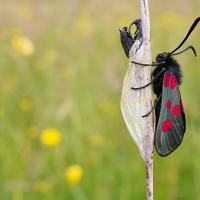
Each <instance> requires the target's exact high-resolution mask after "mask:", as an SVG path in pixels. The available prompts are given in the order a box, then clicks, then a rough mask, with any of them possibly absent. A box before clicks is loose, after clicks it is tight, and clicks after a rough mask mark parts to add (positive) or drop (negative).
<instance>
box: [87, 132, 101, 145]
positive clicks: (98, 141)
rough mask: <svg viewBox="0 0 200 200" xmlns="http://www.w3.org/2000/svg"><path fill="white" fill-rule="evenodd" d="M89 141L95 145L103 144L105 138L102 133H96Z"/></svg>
mask: <svg viewBox="0 0 200 200" xmlns="http://www.w3.org/2000/svg"><path fill="white" fill-rule="evenodd" d="M89 142H90V144H91V145H93V146H101V145H102V144H103V138H102V136H101V135H99V134H96V133H94V134H91V135H90V136H89Z"/></svg>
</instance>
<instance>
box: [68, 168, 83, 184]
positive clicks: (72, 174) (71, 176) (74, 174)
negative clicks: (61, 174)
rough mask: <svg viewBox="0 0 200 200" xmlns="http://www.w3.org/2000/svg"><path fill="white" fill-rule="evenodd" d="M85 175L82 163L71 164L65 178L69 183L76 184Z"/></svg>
mask: <svg viewBox="0 0 200 200" xmlns="http://www.w3.org/2000/svg"><path fill="white" fill-rule="evenodd" d="M82 176H83V168H82V167H81V166H80V165H71V166H70V167H68V168H67V169H66V171H65V178H66V180H67V182H68V183H69V184H72V185H75V184H77V183H79V182H80V180H81V178H82Z"/></svg>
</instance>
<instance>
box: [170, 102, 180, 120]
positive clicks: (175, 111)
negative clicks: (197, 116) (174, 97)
mask: <svg viewBox="0 0 200 200" xmlns="http://www.w3.org/2000/svg"><path fill="white" fill-rule="evenodd" d="M180 114H181V108H180V106H179V105H175V106H173V107H172V115H174V116H175V117H178V116H179V115H180Z"/></svg>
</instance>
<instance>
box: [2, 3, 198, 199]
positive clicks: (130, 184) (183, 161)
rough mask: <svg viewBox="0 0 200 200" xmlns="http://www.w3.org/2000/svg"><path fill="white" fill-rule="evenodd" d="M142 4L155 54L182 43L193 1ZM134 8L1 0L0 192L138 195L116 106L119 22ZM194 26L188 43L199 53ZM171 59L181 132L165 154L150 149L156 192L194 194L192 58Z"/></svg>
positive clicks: (133, 152) (134, 158) (134, 163)
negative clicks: (175, 64)
mask: <svg viewBox="0 0 200 200" xmlns="http://www.w3.org/2000/svg"><path fill="white" fill-rule="evenodd" d="M150 8H151V10H150V13H151V32H152V52H153V57H154V58H155V56H156V54H157V53H158V52H162V51H169V50H172V49H174V48H175V47H176V46H177V45H178V44H179V43H180V41H181V40H182V39H183V37H184V35H185V34H186V31H187V30H188V28H189V26H190V25H191V23H192V22H193V20H194V19H195V18H196V17H197V16H198V15H199V13H200V12H199V10H200V1H199V0H190V1H189V0H188V1H186V0H174V1H173V2H172V1H169V0H166V1H158V0H151V1H150ZM139 11H140V10H139V0H132V1H131V0H127V1H119V0H117V1H116V0H107V1H97V0H91V1H84V0H74V1H64V0H59V1H53V0H51V1H39V0H35V1H33V0H32V1H25V0H18V1H17V0H16V1H6V0H1V1H0V44H1V46H0V137H1V140H0V200H36V199H41V200H43V199H44V200H63V199H67V200H93V199H94V200H102V199H104V200H112V199H115V200H133V199H134V200H142V199H145V167H144V162H143V160H142V159H141V157H140V155H139V152H138V150H137V148H136V145H135V144H134V143H133V141H132V138H131V136H130V135H129V133H128V131H127V128H126V126H125V123H124V121H123V119H122V116H121V113H120V107H119V106H120V95H121V88H122V83H123V78H124V75H125V72H126V69H127V67H128V60H127V58H126V57H125V55H124V52H123V49H122V47H121V44H120V41H119V32H118V28H119V27H121V26H124V25H128V24H129V23H130V22H131V21H132V20H133V19H135V18H138V16H139ZM199 31H200V28H199V27H198V28H197V29H196V31H195V32H194V33H193V34H192V36H191V37H190V39H189V40H188V42H187V44H193V45H194V46H195V47H196V49H197V53H199V54H200V45H199V44H200V37H199ZM187 44H185V45H187ZM178 60H179V62H180V63H181V65H182V69H183V73H184V82H183V84H182V86H181V93H182V99H183V101H184V106H185V110H186V115H187V133H186V135H185V139H184V141H183V143H182V145H181V147H180V148H179V149H178V150H176V151H175V152H174V153H173V154H172V155H170V156H169V157H166V158H161V157H159V156H158V155H157V154H156V153H155V157H154V158H155V159H154V160H155V164H154V167H155V168H154V192H155V194H154V196H155V197H154V198H155V199H157V200H169V199H170V200H188V199H191V200H197V199H199V200H200V117H199V112H200V107H199V102H200V89H199V85H200V78H199V76H200V66H199V63H200V58H199V57H197V58H194V56H193V55H192V53H191V52H188V53H185V54H182V55H180V56H179V57H178Z"/></svg>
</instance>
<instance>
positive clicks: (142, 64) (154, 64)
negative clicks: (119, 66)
mask: <svg viewBox="0 0 200 200" xmlns="http://www.w3.org/2000/svg"><path fill="white" fill-rule="evenodd" d="M131 63H134V64H136V65H141V66H152V67H154V66H158V65H162V64H165V63H166V62H159V63H157V62H153V63H151V64H144V63H139V62H135V61H131Z"/></svg>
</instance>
